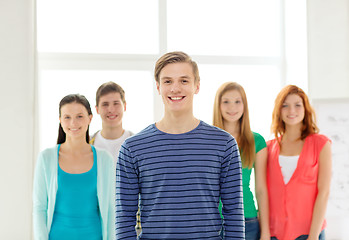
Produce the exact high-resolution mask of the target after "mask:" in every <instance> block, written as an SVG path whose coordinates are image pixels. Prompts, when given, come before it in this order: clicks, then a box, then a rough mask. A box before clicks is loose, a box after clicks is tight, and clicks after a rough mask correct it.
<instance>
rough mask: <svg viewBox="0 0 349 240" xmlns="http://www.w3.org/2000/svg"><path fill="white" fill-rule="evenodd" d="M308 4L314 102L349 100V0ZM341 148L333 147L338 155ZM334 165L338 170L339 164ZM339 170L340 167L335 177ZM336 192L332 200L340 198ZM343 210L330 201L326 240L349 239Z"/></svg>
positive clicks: (345, 215)
mask: <svg viewBox="0 0 349 240" xmlns="http://www.w3.org/2000/svg"><path fill="white" fill-rule="evenodd" d="M307 5H308V14H307V15H308V26H307V27H308V31H307V32H308V74H309V95H310V97H311V99H312V100H317V99H318V100H320V99H321V101H324V100H323V99H331V100H334V99H345V98H346V99H349V0H308V1H307ZM315 102H316V101H315ZM329 102H331V101H329ZM320 120H321V119H320ZM320 130H321V129H320ZM322 130H323V131H324V132H326V130H328V129H322ZM344 130H345V128H343V129H342V131H344ZM346 135H347V134H346ZM333 144H336V141H333ZM337 148H338V146H336V145H333V147H332V149H333V152H334V154H335V152H336V149H337ZM334 161H335V158H334ZM333 166H334V167H336V166H337V167H338V163H336V162H334V163H333ZM339 167H340V166H339ZM337 170H338V169H337ZM335 171H336V168H334V172H333V174H336V172H335ZM337 173H338V172H337ZM346 174H348V173H346ZM337 175H338V174H337ZM337 189H338V188H337ZM334 190H335V189H333V188H332V190H331V196H330V200H331V198H332V197H333V196H336V193H335V192H333V191H334ZM333 194H334V195H333ZM347 206H348V205H347ZM342 207H343V211H342V212H341V213H338V210H337V208H333V204H331V201H330V202H329V205H328V208H327V216H326V218H327V223H328V225H327V229H326V239H329V240H344V239H348V234H349V229H348V222H349V217H348V215H347V214H346V213H347V212H348V209H347V210H346V211H345V210H344V209H345V206H342Z"/></svg>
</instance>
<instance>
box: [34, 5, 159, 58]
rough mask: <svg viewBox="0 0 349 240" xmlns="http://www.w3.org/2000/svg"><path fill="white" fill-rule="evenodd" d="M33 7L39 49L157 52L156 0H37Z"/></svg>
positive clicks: (51, 50)
mask: <svg viewBox="0 0 349 240" xmlns="http://www.w3.org/2000/svg"><path fill="white" fill-rule="evenodd" d="M37 6H38V8H37V19H38V21H37V23H38V25H37V26H38V49H39V51H40V52H87V53H129V54H136V53H137V54H156V53H158V45H159V42H158V2H157V0H147V1H143V0H127V1H115V0H73V1H71V0H60V1H57V0H37ZM145 9H146V11H145Z"/></svg>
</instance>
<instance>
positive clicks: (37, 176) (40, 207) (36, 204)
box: [33, 152, 48, 240]
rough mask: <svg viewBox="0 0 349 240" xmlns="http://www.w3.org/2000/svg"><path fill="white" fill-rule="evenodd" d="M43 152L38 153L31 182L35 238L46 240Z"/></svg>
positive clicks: (45, 183) (45, 192)
mask: <svg viewBox="0 0 349 240" xmlns="http://www.w3.org/2000/svg"><path fill="white" fill-rule="evenodd" d="M43 155H44V154H43V153H42V152H41V153H40V154H39V157H38V160H37V163H36V168H35V173H34V183H33V228H34V229H33V230H34V239H35V240H47V239H48V229H47V223H46V222H47V205H48V195H47V182H46V177H45V175H46V174H45V165H44V156H43Z"/></svg>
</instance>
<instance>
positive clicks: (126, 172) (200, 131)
mask: <svg viewBox="0 0 349 240" xmlns="http://www.w3.org/2000/svg"><path fill="white" fill-rule="evenodd" d="M241 184H242V183H241V161H240V156H239V151H238V147H237V144H236V141H235V139H234V138H233V137H232V136H231V135H230V134H228V133H226V132H224V131H222V130H220V129H218V128H216V127H213V126H210V125H208V124H206V123H204V122H202V121H201V122H200V124H199V125H198V126H197V127H196V128H195V129H193V130H192V131H190V132H187V133H183V134H168V133H164V132H161V131H159V130H158V129H157V128H156V126H155V124H152V125H150V126H148V127H147V128H146V129H144V130H143V131H141V132H140V133H138V134H136V135H134V136H132V137H130V138H128V139H127V140H126V141H125V142H124V144H123V145H122V147H121V150H120V154H119V159H118V162H117V167H116V239H136V232H135V225H136V212H137V209H138V199H139V195H138V194H140V210H141V222H142V233H141V235H140V237H139V239H157V240H158V239H211V240H215V239H217V240H218V239H220V237H219V231H220V229H221V226H222V219H221V218H220V214H219V211H218V205H219V199H220V198H221V199H222V202H223V216H224V227H225V239H244V215H243V200H242V186H241Z"/></svg>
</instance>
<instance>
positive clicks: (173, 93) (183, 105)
mask: <svg viewBox="0 0 349 240" xmlns="http://www.w3.org/2000/svg"><path fill="white" fill-rule="evenodd" d="M156 86H157V90H158V92H159V94H160V95H161V97H162V101H163V103H164V105H165V111H170V112H186V111H192V109H193V100H194V95H195V94H197V93H198V92H199V89H200V82H199V81H195V78H194V74H193V68H192V66H191V65H190V64H189V63H171V64H168V65H166V66H165V67H164V68H163V69H162V70H161V72H160V74H159V82H156Z"/></svg>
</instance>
